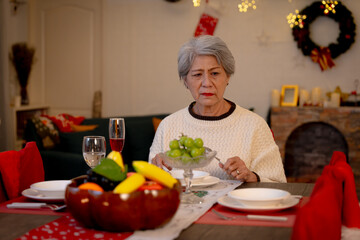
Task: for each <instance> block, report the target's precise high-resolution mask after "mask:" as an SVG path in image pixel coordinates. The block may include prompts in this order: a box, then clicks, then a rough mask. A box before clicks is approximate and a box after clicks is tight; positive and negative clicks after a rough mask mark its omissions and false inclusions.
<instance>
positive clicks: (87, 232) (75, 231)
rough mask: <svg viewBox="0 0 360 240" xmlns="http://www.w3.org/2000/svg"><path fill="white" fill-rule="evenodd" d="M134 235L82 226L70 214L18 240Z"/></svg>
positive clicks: (65, 239) (122, 237)
mask: <svg viewBox="0 0 360 240" xmlns="http://www.w3.org/2000/svg"><path fill="white" fill-rule="evenodd" d="M131 234H132V233H113V232H106V231H99V230H94V229H89V228H85V227H83V226H81V225H80V224H79V223H78V222H77V221H76V220H75V219H74V218H73V217H72V216H71V215H70V214H68V215H66V216H63V217H61V218H59V219H57V220H54V221H52V222H50V223H48V224H45V225H43V226H41V227H38V228H35V229H33V230H31V231H29V232H27V233H26V234H24V235H23V236H21V237H20V238H18V239H17V240H27V239H29V240H30V239H31V240H33V239H62V240H67V239H68V240H73V239H116V240H123V239H126V238H128V237H129V236H130V235H131Z"/></svg>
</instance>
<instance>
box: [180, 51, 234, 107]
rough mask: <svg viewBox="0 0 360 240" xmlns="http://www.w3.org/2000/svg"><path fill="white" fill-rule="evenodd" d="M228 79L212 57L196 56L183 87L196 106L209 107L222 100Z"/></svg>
mask: <svg viewBox="0 0 360 240" xmlns="http://www.w3.org/2000/svg"><path fill="white" fill-rule="evenodd" d="M228 82H229V77H228V76H227V75H226V72H225V70H224V68H223V67H222V66H221V65H219V63H218V62H217V60H216V58H215V57H214V56H197V57H196V58H195V60H194V63H193V64H192V66H191V68H190V71H189V73H188V75H187V76H186V79H185V85H186V86H187V87H188V89H189V90H190V92H191V95H192V96H193V98H194V99H195V101H196V103H197V104H200V105H201V106H202V107H211V106H214V105H216V104H217V103H220V102H221V101H222V99H223V95H224V92H225V88H226V85H227V84H228Z"/></svg>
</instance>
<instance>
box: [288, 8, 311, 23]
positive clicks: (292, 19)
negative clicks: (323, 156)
mask: <svg viewBox="0 0 360 240" xmlns="http://www.w3.org/2000/svg"><path fill="white" fill-rule="evenodd" d="M286 18H287V21H288V23H289V25H290V27H291V28H294V27H299V28H303V27H304V22H303V20H305V19H306V15H300V14H299V10H297V9H296V10H295V14H293V13H289V15H287V17H286Z"/></svg>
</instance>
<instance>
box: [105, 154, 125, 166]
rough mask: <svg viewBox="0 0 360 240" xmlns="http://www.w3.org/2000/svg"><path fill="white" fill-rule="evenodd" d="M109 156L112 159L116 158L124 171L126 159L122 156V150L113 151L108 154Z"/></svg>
mask: <svg viewBox="0 0 360 240" xmlns="http://www.w3.org/2000/svg"><path fill="white" fill-rule="evenodd" d="M107 158H110V159H112V160H114V161H115V162H116V163H117V164H118V165H119V166H120V167H121V169H122V170H123V171H124V168H125V167H124V160H123V158H122V156H121V153H120V152H117V151H111V152H110V153H109V154H108V155H107Z"/></svg>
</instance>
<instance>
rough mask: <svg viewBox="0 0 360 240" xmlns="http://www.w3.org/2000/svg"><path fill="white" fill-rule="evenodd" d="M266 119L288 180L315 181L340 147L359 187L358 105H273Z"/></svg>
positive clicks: (359, 122)
mask: <svg viewBox="0 0 360 240" xmlns="http://www.w3.org/2000/svg"><path fill="white" fill-rule="evenodd" d="M270 121H271V129H272V130H273V132H274V137H275V142H276V143H277V145H278V146H279V150H280V154H281V157H282V159H283V163H284V168H285V173H286V176H287V179H288V181H289V182H315V181H316V179H317V178H318V177H319V176H320V174H321V172H322V169H323V168H324V166H325V165H327V164H328V163H329V162H330V159H331V156H332V153H333V151H342V152H344V153H345V154H346V156H347V161H348V163H349V164H350V166H351V167H352V169H353V172H354V176H355V182H356V185H357V188H360V108H359V107H339V108H322V107H274V108H272V109H271V113H270Z"/></svg>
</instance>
